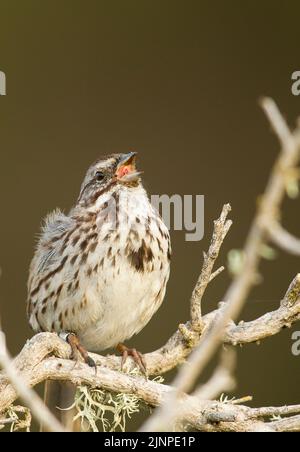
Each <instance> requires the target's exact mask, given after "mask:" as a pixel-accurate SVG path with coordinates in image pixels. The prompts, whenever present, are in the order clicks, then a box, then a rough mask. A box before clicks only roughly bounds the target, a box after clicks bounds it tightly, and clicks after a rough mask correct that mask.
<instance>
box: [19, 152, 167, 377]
mask: <svg viewBox="0 0 300 452" xmlns="http://www.w3.org/2000/svg"><path fill="white" fill-rule="evenodd" d="M170 256H171V244H170V236H169V231H168V229H167V227H166V226H165V224H164V223H163V221H162V219H161V217H160V216H159V214H158V212H157V211H156V210H155V209H154V208H153V206H152V205H151V203H150V200H149V198H148V195H147V193H146V191H145V189H144V188H143V185H142V182H141V172H139V171H137V169H136V153H134V152H131V153H127V154H114V155H111V156H108V157H105V158H102V159H99V160H98V161H97V162H95V163H94V164H93V165H92V166H91V167H90V168H89V170H88V171H87V174H86V176H85V178H84V181H83V183H82V186H81V190H80V194H79V197H78V200H77V202H76V205H75V206H74V207H73V208H72V209H71V211H70V212H69V214H68V215H65V214H64V213H63V212H62V211H60V210H55V211H54V212H53V213H51V214H50V215H48V216H47V217H46V219H45V221H44V224H43V227H42V231H41V235H40V238H39V241H38V244H37V247H36V251H35V254H34V257H33V260H32V263H31V266H30V272H29V273H30V274H29V281H28V302H27V312H28V318H29V323H30V325H31V327H32V329H33V330H34V331H35V332H42V331H50V332H56V333H58V334H59V335H60V336H61V337H62V338H64V339H65V340H67V342H68V343H69V344H70V345H71V347H72V351H73V354H74V355H76V354H78V352H79V353H80V354H81V355H82V357H83V359H84V360H85V362H86V363H87V364H89V365H90V366H94V365H95V363H94V361H93V360H92V359H91V358H90V357H89V355H88V351H90V352H100V351H103V350H105V349H107V348H111V347H116V348H117V349H118V350H119V351H120V352H121V353H122V355H123V359H122V365H123V364H124V362H125V360H126V358H127V356H128V355H131V356H133V358H134V360H135V361H136V362H137V364H138V365H139V367H140V368H141V369H142V370H143V371H145V370H146V369H145V363H144V360H143V356H142V354H141V353H139V352H138V351H136V350H135V349H129V348H127V347H126V346H125V345H124V344H123V343H124V341H126V340H127V339H129V338H131V337H132V336H133V335H134V334H137V333H138V332H139V331H141V330H142V329H143V328H144V327H145V325H146V324H147V323H148V322H149V320H150V319H151V317H152V316H153V314H154V313H155V312H156V311H157V309H158V308H159V307H160V305H161V303H162V301H163V299H164V296H165V291H166V285H167V282H168V279H169V273H170Z"/></svg>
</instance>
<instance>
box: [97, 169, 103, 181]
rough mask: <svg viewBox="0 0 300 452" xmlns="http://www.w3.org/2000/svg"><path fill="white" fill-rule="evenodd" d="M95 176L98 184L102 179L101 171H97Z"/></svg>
mask: <svg viewBox="0 0 300 452" xmlns="http://www.w3.org/2000/svg"><path fill="white" fill-rule="evenodd" d="M95 176H96V179H97V181H99V182H100V181H102V180H103V179H104V173H102V171H97V172H96V175H95Z"/></svg>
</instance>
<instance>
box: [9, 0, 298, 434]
mask: <svg viewBox="0 0 300 452" xmlns="http://www.w3.org/2000/svg"><path fill="white" fill-rule="evenodd" d="M299 13H300V6H299V2H297V1H292V0H289V1H288V2H282V1H276V0H272V1H269V0H268V1H267V0H264V1H257V0H256V1H252V2H240V1H237V0H227V1H226V2H223V1H221V0H219V1H218V2H217V1H215V2H211V1H193V0H188V1H185V2H183V1H174V0H173V1H170V0H169V1H163V2H161V1H146V0H143V1H138V0H119V1H110V2H105V1H100V0H98V1H96V0H88V1H83V0H63V1H57V0H51V1H50V0H44V1H43V2H41V1H37V0H26V1H23V2H20V1H16V0H1V4H0V70H2V71H4V72H5V73H6V77H7V96H5V97H4V96H3V97H0V193H1V229H0V232H1V233H0V265H1V271H2V276H1V282H0V291H1V321H2V326H3V328H4V330H5V332H6V334H7V342H8V346H9V349H10V351H11V352H12V353H13V354H16V353H17V352H18V351H19V350H20V349H21V347H22V345H23V344H24V341H26V339H27V338H29V337H30V336H31V335H32V333H31V331H30V329H29V328H28V325H27V320H26V315H25V300H26V280H27V274H28V266H29V263H30V259H31V257H32V254H33V248H34V242H35V237H36V234H37V232H38V230H39V225H40V223H41V219H42V218H43V216H44V215H45V214H46V213H47V212H49V211H50V210H51V209H54V208H55V207H61V208H63V209H65V210H68V209H69V208H70V207H71V206H72V204H73V203H74V201H75V200H76V197H77V194H78V191H79V186H80V184H81V180H82V178H83V175H84V173H85V171H86V169H87V167H88V166H89V164H90V163H91V162H92V161H93V160H95V159H96V158H97V157H98V156H99V155H102V154H105V153H111V152H123V151H124V152H126V151H128V150H136V151H138V152H139V166H140V168H141V169H143V170H144V171H145V174H144V180H145V185H146V187H147V189H148V190H149V192H150V193H154V194H158V193H159V194H162V193H166V194H170V195H171V194H174V193H178V194H182V195H183V194H194V195H195V194H204V195H205V238H204V240H202V241H201V242H186V241H185V236H184V232H176V233H175V232H172V240H173V261H172V272H171V279H170V283H169V286H168V293H167V297H166V300H165V303H164V304H163V306H162V308H161V309H160V310H159V312H158V313H157V314H156V316H155V317H154V318H153V319H152V321H151V322H150V324H149V325H148V326H147V327H146V328H145V329H144V330H143V331H142V332H141V333H140V334H139V335H138V336H137V337H136V338H134V340H133V341H131V343H132V342H134V344H135V346H136V347H137V348H139V349H140V350H141V351H144V352H147V351H151V350H153V349H155V348H157V347H160V346H161V345H163V344H164V343H165V341H166V340H167V338H169V336H170V335H171V334H172V333H173V332H174V330H175V329H176V327H177V325H178V323H179V322H183V321H185V320H187V319H188V316H189V297H190V294H191V291H192V288H193V285H194V283H195V281H196V279H197V276H198V273H199V270H200V267H201V263H202V252H203V250H205V249H206V248H207V245H208V243H209V239H210V233H211V230H212V220H213V219H214V218H216V216H217V215H218V214H219V212H220V210H221V207H222V205H223V203H225V202H230V203H231V204H232V207H233V211H232V218H233V220H234V225H233V228H232V229H231V231H230V234H229V236H228V238H227V240H226V243H225V244H224V248H223V250H222V253H221V256H220V258H219V261H218V263H219V265H221V264H224V263H226V259H227V253H228V251H229V250H230V249H232V248H240V247H242V246H243V243H244V240H245V237H246V234H247V231H248V229H249V225H250V222H251V219H252V217H253V214H254V212H255V204H256V200H257V197H258V196H259V194H260V193H261V192H262V191H263V189H264V187H265V184H266V181H267V177H268V174H269V171H270V168H271V165H272V164H273V162H274V159H275V158H276V156H277V154H278V151H279V145H278V143H277V140H276V138H275V137H274V135H273V134H272V132H271V130H270V126H269V124H268V122H267V120H266V118H265V117H264V115H263V113H262V111H261V109H260V107H259V103H258V100H259V98H260V97H261V96H265V95H268V96H272V97H273V98H274V99H275V100H276V102H277V103H278V105H279V106H280V108H281V110H282V111H283V112H284V114H285V115H286V118H287V119H288V121H289V123H290V124H291V126H293V125H294V124H295V122H296V119H297V117H298V115H299V113H300V97H293V96H292V94H291V84H292V82H291V74H292V72H293V71H295V70H300V61H299ZM283 223H284V225H285V226H286V227H288V228H289V230H290V231H291V232H293V233H294V234H296V235H300V231H299V225H300V220H299V200H296V201H291V200H288V201H287V202H286V203H285V206H284V217H283ZM261 269H262V272H263V275H264V281H263V284H262V285H260V286H259V287H257V288H256V289H255V290H254V291H253V292H252V294H251V297H250V298H249V301H248V305H247V307H246V308H245V310H244V312H243V316H242V317H243V319H245V320H250V319H254V318H256V317H257V316H259V315H261V314H263V313H265V312H266V311H269V310H273V309H276V308H277V306H278V305H279V301H280V299H281V298H282V296H283V294H284V293H285V291H286V289H287V287H288V285H289V283H290V281H291V280H292V278H293V277H294V276H295V274H296V273H297V272H298V271H299V259H297V258H295V257H291V256H287V255H285V254H284V253H283V252H278V257H277V259H276V260H275V261H273V262H269V261H264V262H263V264H262V268H261ZM229 282H230V277H229V276H228V274H225V273H224V274H222V275H221V276H219V277H218V279H217V280H215V281H214V282H213V284H211V286H210V287H209V290H208V291H207V293H206V295H205V299H204V304H203V306H204V311H205V312H207V311H209V310H211V309H214V308H215V307H216V306H217V303H218V302H219V301H220V300H222V296H223V294H224V292H225V290H226V287H227V286H228V284H229ZM124 303H126V298H124ZM297 328H298V329H300V325H298V326H297V325H296V326H294V328H293V330H286V331H284V332H282V333H281V334H280V335H278V336H276V337H275V338H271V339H268V340H266V341H265V342H263V343H262V344H261V345H260V346H259V347H258V346H257V345H250V346H247V347H244V348H243V349H241V351H240V352H239V361H238V371H237V377H238V387H237V389H236V391H235V395H236V396H244V395H248V394H251V395H253V397H254V402H253V403H254V405H265V404H268V405H272V404H284V403H299V401H300V400H299V396H300V394H299V375H300V371H299V369H300V357H298V358H296V357H294V356H292V354H291V345H292V341H291V334H292V331H294V330H295V329H297ZM132 428H134V425H133V427H132Z"/></svg>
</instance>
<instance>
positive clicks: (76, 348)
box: [65, 333, 97, 369]
mask: <svg viewBox="0 0 300 452" xmlns="http://www.w3.org/2000/svg"><path fill="white" fill-rule="evenodd" d="M65 338H66V341H67V343H68V344H69V345H70V347H71V349H72V359H76V355H77V352H79V354H80V355H81V356H82V358H83V360H84V362H85V363H86V364H87V365H88V366H90V367H94V368H95V369H97V366H96V363H95V361H94V360H93V359H92V358H91V357H90V356H89V354H88V352H87V351H86V349H85V348H84V347H83V346H82V345H81V344H80V341H79V339H78V337H77V336H76V334H74V333H68V334H67V335H66V336H65Z"/></svg>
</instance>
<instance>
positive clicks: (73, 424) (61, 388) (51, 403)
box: [41, 380, 80, 432]
mask: <svg viewBox="0 0 300 452" xmlns="http://www.w3.org/2000/svg"><path fill="white" fill-rule="evenodd" d="M75 391H76V387H75V386H74V385H73V384H72V383H70V382H66V381H54V380H47V381H46V383H45V391H44V402H45V405H46V406H47V407H48V408H49V410H50V411H51V412H52V413H53V414H54V415H55V417H56V418H57V419H58V420H59V421H60V422H61V424H62V425H63V426H64V427H65V429H66V430H67V431H70V432H79V431H80V421H79V420H78V421H74V417H75V416H76V414H77V411H76V409H75V408H70V407H72V405H73V404H74V398H75ZM41 431H42V432H45V431H46V429H45V428H44V426H43V425H41Z"/></svg>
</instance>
